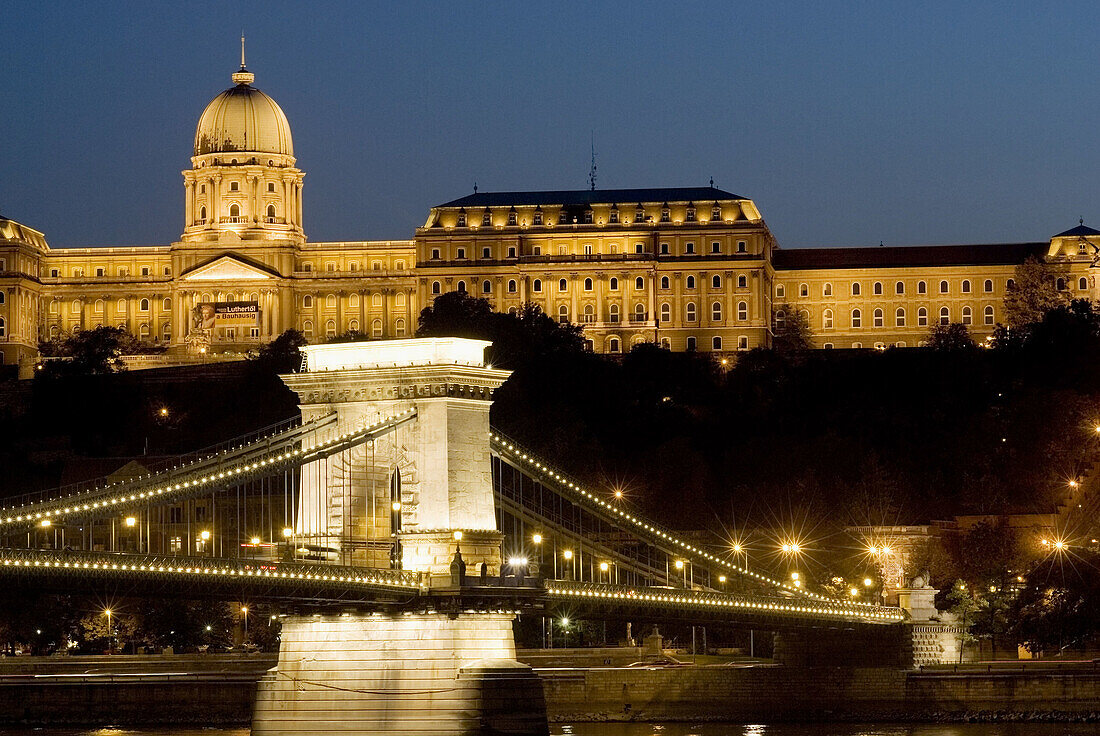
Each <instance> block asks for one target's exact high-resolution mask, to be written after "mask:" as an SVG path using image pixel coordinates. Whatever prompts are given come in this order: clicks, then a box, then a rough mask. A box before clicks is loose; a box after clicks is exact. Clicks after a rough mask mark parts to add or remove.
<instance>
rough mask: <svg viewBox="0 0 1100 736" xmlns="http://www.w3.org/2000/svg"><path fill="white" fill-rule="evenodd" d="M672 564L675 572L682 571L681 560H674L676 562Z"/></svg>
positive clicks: (682, 563)
mask: <svg viewBox="0 0 1100 736" xmlns="http://www.w3.org/2000/svg"><path fill="white" fill-rule="evenodd" d="M673 564H674V565H675V566H676V569H677V570H683V569H684V561H683V560H676V562H674V563H673Z"/></svg>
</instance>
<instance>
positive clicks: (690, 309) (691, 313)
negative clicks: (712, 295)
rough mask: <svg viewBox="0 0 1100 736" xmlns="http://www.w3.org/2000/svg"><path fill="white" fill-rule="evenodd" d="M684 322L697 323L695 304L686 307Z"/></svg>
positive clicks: (688, 304)
mask: <svg viewBox="0 0 1100 736" xmlns="http://www.w3.org/2000/svg"><path fill="white" fill-rule="evenodd" d="M684 321H685V322H694V321H695V302H688V303H687V306H685V307H684Z"/></svg>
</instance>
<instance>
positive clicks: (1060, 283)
mask: <svg viewBox="0 0 1100 736" xmlns="http://www.w3.org/2000/svg"><path fill="white" fill-rule="evenodd" d="M1055 286H1056V287H1057V288H1058V291H1065V290H1066V280H1065V279H1063V278H1061V277H1059V278H1058V280H1057V281H1056V282H1055Z"/></svg>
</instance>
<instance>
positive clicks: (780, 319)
mask: <svg viewBox="0 0 1100 736" xmlns="http://www.w3.org/2000/svg"><path fill="white" fill-rule="evenodd" d="M786 326H787V315H786V314H785V313H784V312H783V310H782V309H780V310H779V311H778V312H776V313H775V330H776V332H779V331H780V330H782V329H783V328H784V327H786Z"/></svg>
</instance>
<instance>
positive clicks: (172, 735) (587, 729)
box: [0, 723, 1100, 736]
mask: <svg viewBox="0 0 1100 736" xmlns="http://www.w3.org/2000/svg"><path fill="white" fill-rule="evenodd" d="M550 733H551V734H552V736H1100V723H1067V724H1062V723H961V724H939V723H937V724H890V723H872V724H856V723H796V724H792V723H784V724H779V725H774V726H768V725H764V724H728V723H726V724H720V723H708V724H701V725H693V724H687V723H669V724H654V723H645V724H643V723H577V724H572V725H568V724H554V725H553V726H551V727H550ZM0 735H2V736H249V734H248V729H247V728H208V729H197V728H167V729H165V728H157V729H135V728H94V729H63V728H57V729H55V728H38V729H25V730H18V729H17V730H4V729H0Z"/></svg>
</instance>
